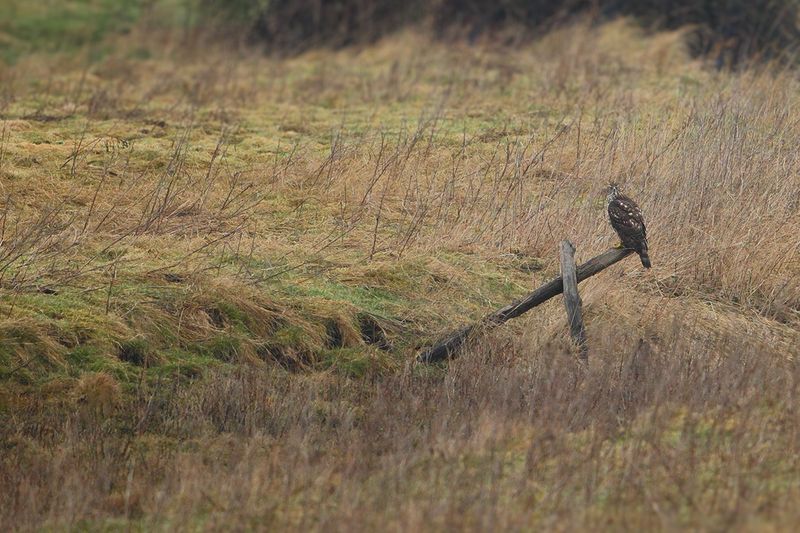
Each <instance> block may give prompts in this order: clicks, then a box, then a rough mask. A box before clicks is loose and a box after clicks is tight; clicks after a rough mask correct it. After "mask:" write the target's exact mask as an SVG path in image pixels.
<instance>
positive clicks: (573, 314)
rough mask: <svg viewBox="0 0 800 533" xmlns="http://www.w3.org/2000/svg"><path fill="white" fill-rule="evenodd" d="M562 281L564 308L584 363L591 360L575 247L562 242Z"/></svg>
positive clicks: (571, 332) (573, 338)
mask: <svg viewBox="0 0 800 533" xmlns="http://www.w3.org/2000/svg"><path fill="white" fill-rule="evenodd" d="M560 259H561V279H562V280H563V283H564V307H565V308H566V309H567V321H568V322H569V331H570V334H571V335H572V340H573V341H575V344H577V345H578V353H579V355H580V358H581V359H582V360H584V361H588V360H589V349H588V346H587V345H586V328H585V327H584V325H583V310H582V309H581V306H582V305H583V302H581V297H580V295H579V294H578V274H577V267H576V266H575V246H574V245H573V244H572V243H571V242H569V241H561V253H560Z"/></svg>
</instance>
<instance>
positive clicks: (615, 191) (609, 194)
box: [606, 183, 620, 202]
mask: <svg viewBox="0 0 800 533" xmlns="http://www.w3.org/2000/svg"><path fill="white" fill-rule="evenodd" d="M619 195H620V192H619V185H617V184H616V183H611V184H610V185H609V186H608V187H607V188H606V198H607V200H608V201H609V202H611V201H613V200H614V199H615V198H616V197H617V196H619Z"/></svg>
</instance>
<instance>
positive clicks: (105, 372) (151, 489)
mask: <svg viewBox="0 0 800 533" xmlns="http://www.w3.org/2000/svg"><path fill="white" fill-rule="evenodd" d="M153 16H154V17H155V15H153ZM157 26H158V25H151V26H147V27H145V26H142V25H133V26H132V27H131V28H128V30H126V32H125V34H124V35H122V36H120V37H118V38H116V40H115V41H114V46H108V48H102V49H99V48H96V47H95V48H92V50H91V51H88V52H87V51H84V52H80V53H79V52H75V49H69V50H62V51H60V52H59V51H53V50H48V49H37V48H35V47H34V48H31V49H29V50H28V49H26V50H25V53H24V54H22V53H19V54H17V53H14V54H13V61H12V62H11V63H9V64H8V65H4V64H2V63H0V193H1V194H0V196H1V197H0V448H1V449H2V453H0V493H2V494H3V497H2V498H0V529H3V530H8V529H9V528H15V529H20V530H39V529H45V530H64V529H78V530H116V529H125V530H128V529H134V530H170V531H171V530H191V531H194V530H223V529H224V530H229V529H233V530H248V529H284V528H288V529H296V530H306V529H321V530H352V529H365V528H366V529H374V530H377V529H390V530H417V529H422V530H445V529H467V530H489V529H503V530H519V529H526V530H527V529H543V528H546V529H552V530H575V529H589V528H596V527H598V526H600V527H603V528H610V529H640V528H656V529H679V528H685V527H691V528H697V529H710V530H728V529H745V530H762V529H763V530H788V529H791V527H792V524H796V523H797V522H798V520H800V509H798V506H797V505H796V502H797V500H798V498H800V481H798V480H800V404H798V395H800V389H798V387H799V386H800V368H798V366H797V355H798V353H800V348H798V346H800V151H798V146H800V115H798V106H799V105H800V82H799V81H798V79H797V72H796V71H794V70H792V69H788V68H787V69H781V68H778V67H776V66H770V65H766V66H762V67H753V68H750V69H748V70H743V71H740V72H736V73H731V72H724V71H715V70H711V69H709V68H707V67H706V66H705V65H703V64H702V63H701V62H700V61H698V60H692V59H691V58H690V57H689V56H688V54H687V52H686V49H685V45H684V44H683V43H684V40H683V39H682V34H681V32H669V33H654V34H645V33H643V32H642V31H641V30H639V29H637V27H635V26H634V25H633V24H631V23H630V22H628V21H625V20H621V21H617V22H613V23H608V24H604V25H600V26H590V25H584V24H576V25H573V26H570V27H567V28H564V29H560V30H554V31H552V32H550V33H548V34H547V35H543V36H542V37H541V38H539V39H536V40H535V41H534V42H533V43H531V44H527V45H524V46H521V47H515V48H509V47H503V46H499V45H497V46H494V45H488V44H482V45H476V46H468V45H466V44H460V43H449V44H446V43H443V42H439V41H434V40H431V39H430V38H429V37H427V36H426V35H425V34H424V33H419V32H416V31H414V30H409V31H405V32H401V33H399V34H397V35H395V36H392V37H389V38H386V39H383V40H381V41H379V42H378V43H376V44H374V45H371V46H365V47H361V48H350V49H344V50H340V51H328V50H315V51H311V52H307V53H304V54H302V55H300V56H295V57H286V58H277V57H268V56H265V55H263V54H261V53H259V52H258V51H257V50H253V49H251V48H246V47H226V46H222V45H218V44H214V43H213V42H210V41H208V40H205V39H203V38H202V37H199V36H192V35H188V34H187V35H184V36H182V37H180V38H179V37H177V36H176V35H177V33H176V32H172V31H166V30H163V28H158V27H157ZM15 28H16V29H15ZM15 28H11V29H8V28H6V30H7V31H6V33H2V32H0V37H3V36H4V37H3V38H5V39H6V40H11V41H14V40H16V39H20V37H18V36H19V35H22V34H23V33H24V28H25V27H24V25H22V24H20V25H19V27H15ZM19 28H22V29H19ZM15 32H17V33H15ZM20 32H22V33H20ZM98 39H100V37H98ZM187 41H188V42H189V43H190V45H187ZM98 42H104V43H105V42H106V41H102V40H101V41H98ZM85 44H86V43H83V42H81V43H75V46H79V45H80V46H84V45H85ZM65 46H66V45H65ZM69 46H72V45H69ZM80 50H84V49H83V48H80ZM7 57H12V54H11V53H10V52H9V53H8V54H7ZM610 181H618V182H619V183H621V184H622V186H623V189H624V190H625V191H626V192H627V193H628V194H630V195H631V196H632V197H634V198H636V199H637V200H638V201H639V203H640V205H641V206H642V209H643V211H644V213H645V216H646V219H647V223H648V236H649V241H650V250H651V253H650V255H651V258H652V261H653V265H654V267H653V269H652V270H650V271H645V270H644V269H642V267H641V265H640V264H639V262H638V260H637V259H636V258H635V257H634V258H629V259H626V260H625V261H623V262H621V263H620V264H618V265H616V266H614V267H612V268H610V269H608V270H606V271H604V272H603V273H601V274H599V275H598V276H596V277H595V278H592V279H591V280H589V281H587V282H585V283H583V284H581V286H580V289H581V296H582V298H583V302H584V313H585V318H586V324H587V334H588V339H589V350H590V360H589V364H588V365H583V364H580V363H579V362H578V361H577V359H576V353H577V351H576V349H575V347H574V346H573V345H572V344H571V342H570V340H569V336H568V330H567V326H566V319H565V313H564V309H563V305H562V302H561V301H560V299H554V300H552V301H551V302H548V303H547V304H545V305H544V306H542V307H539V308H537V309H536V310H534V311H533V312H531V313H529V314H528V315H525V316H524V317H522V318H519V319H517V320H514V321H512V322H510V323H508V324H507V325H505V326H503V327H500V328H498V329H497V330H494V331H491V332H487V334H486V335H485V336H484V337H482V338H481V339H479V341H478V342H476V343H474V344H473V345H471V346H470V349H469V350H467V351H466V352H465V353H464V354H463V355H462V356H461V357H459V358H458V359H456V360H453V361H451V362H449V363H448V364H446V365H442V366H423V365H416V364H414V357H415V354H416V353H417V352H418V350H419V349H420V348H422V347H424V346H425V345H427V344H429V343H430V342H432V341H434V340H436V339H437V338H438V337H439V336H441V335H442V334H444V333H446V332H448V331H449V330H451V329H453V328H455V327H457V326H460V325H463V324H466V323H468V322H471V321H473V320H476V319H478V318H480V317H481V316H482V315H484V314H486V313H488V312H490V311H492V310H494V309H495V308H497V307H499V306H502V305H505V304H507V303H509V302H510V301H512V300H513V299H515V298H518V297H520V296H523V295H524V294H526V292H528V291H529V290H531V289H532V288H534V287H536V286H538V285H540V284H542V283H543V282H544V281H546V280H548V279H550V278H552V277H553V276H555V275H557V273H558V268H559V267H558V253H557V247H558V243H559V242H560V241H561V240H562V239H564V238H569V239H570V240H571V241H572V242H573V243H575V245H576V247H577V258H578V260H579V261H583V260H586V259H588V258H590V257H592V256H594V255H597V254H598V253H600V252H602V251H604V250H605V249H607V248H608V247H609V246H613V245H614V244H616V242H617V241H616V238H615V236H614V234H613V231H612V229H611V228H610V226H609V225H608V223H607V220H606V213H605V206H604V200H605V197H604V192H603V190H604V188H605V186H606V185H607V184H608V183H609V182H610Z"/></svg>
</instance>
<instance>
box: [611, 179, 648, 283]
mask: <svg viewBox="0 0 800 533" xmlns="http://www.w3.org/2000/svg"><path fill="white" fill-rule="evenodd" d="M608 218H609V219H610V220H611V227H613V228H614V230H615V231H616V232H617V235H619V238H620V240H621V241H622V246H623V247H625V248H627V249H629V250H633V251H634V252H636V253H637V254H639V257H640V258H641V259H642V265H643V266H644V267H645V268H650V256H648V255H647V230H646V229H645V227H644V217H643V216H642V210H641V209H639V206H638V205H636V202H634V201H633V200H631V199H630V198H628V197H627V196H625V195H624V194H621V193H620V192H619V188H618V187H617V185H616V184H613V183H612V184H611V186H610V187H609V188H608Z"/></svg>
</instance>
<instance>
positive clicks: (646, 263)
mask: <svg viewBox="0 0 800 533" xmlns="http://www.w3.org/2000/svg"><path fill="white" fill-rule="evenodd" d="M639 258H640V259H641V260H642V266H643V267H645V268H650V256H649V255H647V243H643V246H642V248H641V250H639Z"/></svg>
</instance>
